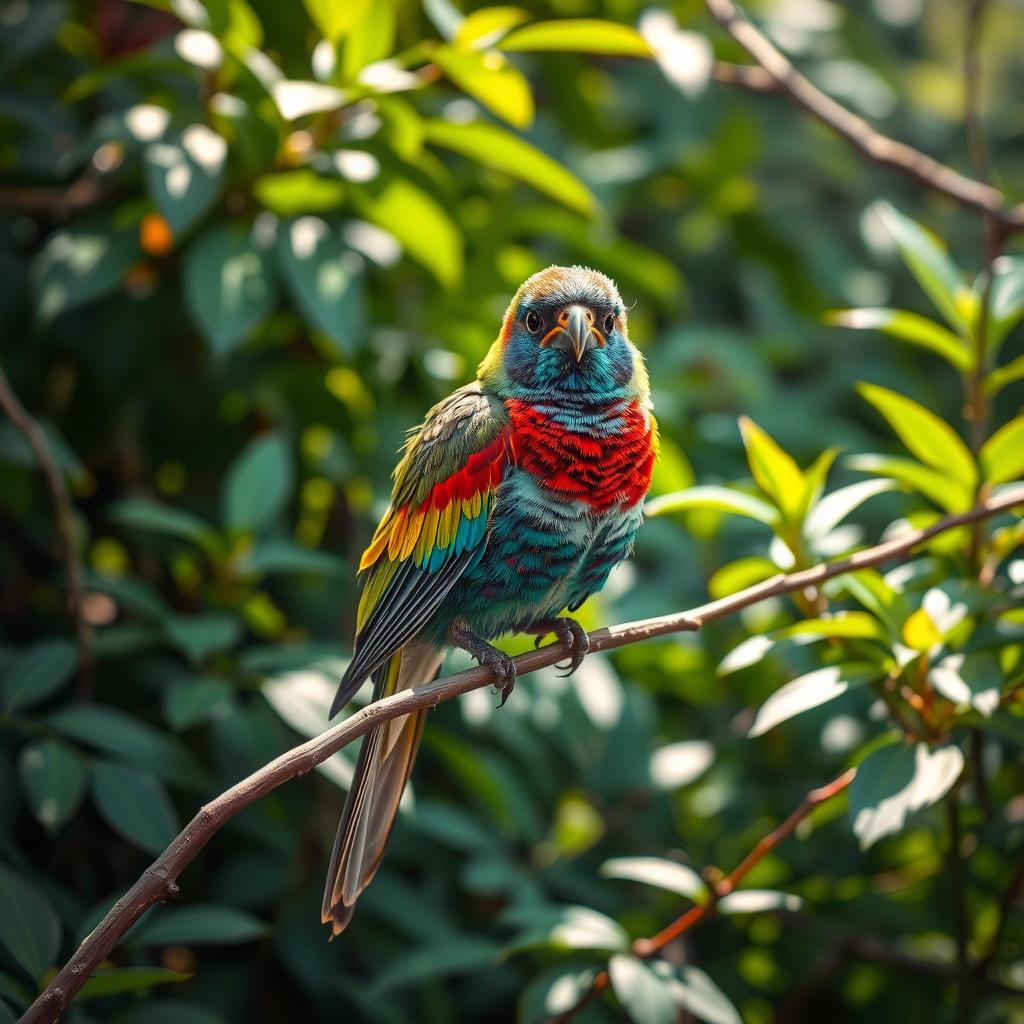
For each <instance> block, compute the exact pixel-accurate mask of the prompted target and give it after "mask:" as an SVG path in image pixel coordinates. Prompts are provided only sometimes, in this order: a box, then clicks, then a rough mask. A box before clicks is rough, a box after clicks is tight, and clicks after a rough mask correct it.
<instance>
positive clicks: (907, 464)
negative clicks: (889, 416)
mask: <svg viewBox="0 0 1024 1024" xmlns="http://www.w3.org/2000/svg"><path fill="white" fill-rule="evenodd" d="M846 465H847V466H849V467H850V469H855V470H857V471H858V472H861V473H874V474H877V475H879V476H888V477H892V478H893V479H894V480H898V481H899V482H900V483H901V484H906V485H907V486H908V487H910V488H912V489H913V490H915V491H917V492H918V493H919V494H923V495H924V496H925V497H926V498H928V499H929V500H930V501H933V502H935V504H936V505H938V506H939V507H940V508H944V509H945V510H946V511H947V512H966V511H967V509H969V508H970V507H971V502H972V500H973V497H974V494H973V492H972V491H971V490H969V489H968V488H967V487H965V486H964V485H963V484H961V483H959V482H958V481H956V480H950V479H949V477H948V476H943V474H942V473H939V472H938V471H936V470H934V469H931V468H929V467H928V466H923V465H921V463H920V462H915V461H914V460H913V459H901V458H898V457H897V456H893V455H875V454H864V455H851V456H850V457H849V458H848V459H846Z"/></svg>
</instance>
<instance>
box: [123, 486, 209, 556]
mask: <svg viewBox="0 0 1024 1024" xmlns="http://www.w3.org/2000/svg"><path fill="white" fill-rule="evenodd" d="M108 517H109V518H110V519H111V520H113V521H114V522H115V523H118V524H120V525H121V526H127V527H129V528H130V529H133V530H143V531H146V532H147V533H159V534H163V535H164V536H166V537H176V538H177V539H178V540H184V541H187V542H188V543H190V544H195V545H196V546H197V547H200V548H203V549H204V550H206V551H212V552H217V551H218V550H219V544H218V539H217V531H216V530H215V529H214V528H213V527H212V526H211V525H210V524H209V523H208V522H206V520H204V519H200V518H199V516H196V515H193V514H192V513H191V512H187V511H185V509H182V508H178V507H176V506H174V505H162V504H160V503H159V502H156V501H147V500H146V499H145V498H128V499H127V500H125V501H119V502H117V503H116V504H114V505H113V506H111V508H110V511H109V512H108Z"/></svg>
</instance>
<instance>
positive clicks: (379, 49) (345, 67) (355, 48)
mask: <svg viewBox="0 0 1024 1024" xmlns="http://www.w3.org/2000/svg"><path fill="white" fill-rule="evenodd" d="M397 6H398V5H397V4H396V3H394V2H393V0H370V3H369V6H368V7H367V9H366V11H365V12H364V14H363V16H362V17H361V18H360V19H359V21H357V22H356V24H355V25H354V26H353V28H352V29H351V31H350V32H349V33H348V36H347V38H346V39H345V43H344V48H343V51H342V56H341V68H342V77H343V78H344V79H345V81H351V80H352V79H353V78H354V77H355V76H356V74H357V73H358V72H359V71H360V70H361V69H362V68H364V67H366V65H367V64H372V63H373V62H374V61H378V60H382V59H383V58H385V57H387V56H389V55H390V54H391V52H392V50H393V49H394V45H395V27H396V8H397Z"/></svg>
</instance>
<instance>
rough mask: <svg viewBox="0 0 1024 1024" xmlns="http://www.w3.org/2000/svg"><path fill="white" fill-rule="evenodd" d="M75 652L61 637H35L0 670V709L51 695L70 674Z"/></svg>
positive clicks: (26, 704) (23, 705)
mask: <svg viewBox="0 0 1024 1024" xmlns="http://www.w3.org/2000/svg"><path fill="white" fill-rule="evenodd" d="M77 659H78V655H77V654H76V652H75V645H74V643H73V642H72V641H71V640H68V639H65V638H64V637H53V638H52V639H49V640H38V641H36V643H34V644H33V645H32V646H31V647H26V648H24V649H23V650H21V651H19V653H18V654H17V655H15V657H14V659H13V660H12V661H11V662H10V664H8V665H7V667H6V668H5V669H2V670H0V710H3V711H20V710H23V709H25V708H31V707H35V705H36V704H41V703H42V702H43V701H44V700H46V699H47V697H52V696H53V695H54V694H55V693H56V692H57V691H58V690H60V689H61V687H63V686H64V685H65V683H67V681H68V680H69V679H70V678H71V675H72V673H73V672H74V671H75V663H76V661H77Z"/></svg>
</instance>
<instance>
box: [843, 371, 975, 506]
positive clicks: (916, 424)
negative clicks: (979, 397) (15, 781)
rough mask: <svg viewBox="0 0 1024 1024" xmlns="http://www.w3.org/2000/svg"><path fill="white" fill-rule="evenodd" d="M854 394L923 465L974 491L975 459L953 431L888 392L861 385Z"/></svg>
mask: <svg viewBox="0 0 1024 1024" xmlns="http://www.w3.org/2000/svg"><path fill="white" fill-rule="evenodd" d="M857 390H858V391H859V392H860V393H861V395H862V396H863V397H864V398H865V399H866V400H867V401H868V402H870V403H871V405H873V406H874V407H875V408H876V409H877V410H878V411H879V412H880V413H881V414H882V415H883V416H884V417H885V418H886V420H887V421H888V423H889V426H891V427H892V429H893V430H894V431H895V432H896V434H897V435H898V436H899V439H900V440H901V441H902V442H903V443H904V444H905V445H906V446H907V448H908V449H910V451H911V452H912V453H913V454H914V455H916V456H917V457H918V458H919V459H921V461H922V462H925V463H927V464H928V465H929V466H932V467H933V468H935V469H937V470H939V472H941V473H943V474H944V475H947V476H949V477H951V478H952V479H954V480H956V481H957V482H958V483H960V484H962V485H963V486H964V487H966V488H967V489H968V490H969V491H973V489H974V486H975V484H976V483H977V482H978V471H977V468H976V466H975V465H974V458H973V457H972V455H971V453H970V450H969V449H968V447H967V445H965V444H964V443H963V441H961V440H960V438H959V436H958V435H957V433H956V431H954V430H953V428H952V427H950V426H949V425H948V424H947V423H944V422H943V421H942V420H940V419H939V417H938V416H936V415H935V413H933V412H930V411H929V410H928V409H926V408H924V406H922V405H918V403H917V402H914V401H912V400H911V399H909V398H907V397H905V396H904V395H900V394H898V393H897V392H895V391H890V390H889V389H888V388H883V387H879V386H878V385H877V384H867V383H863V382H862V383H860V384H858V385H857Z"/></svg>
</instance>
